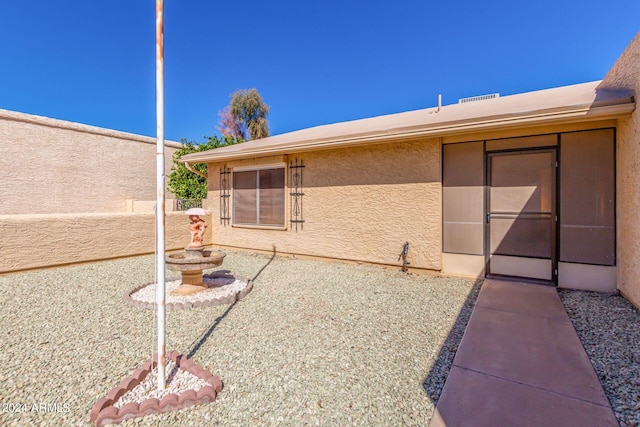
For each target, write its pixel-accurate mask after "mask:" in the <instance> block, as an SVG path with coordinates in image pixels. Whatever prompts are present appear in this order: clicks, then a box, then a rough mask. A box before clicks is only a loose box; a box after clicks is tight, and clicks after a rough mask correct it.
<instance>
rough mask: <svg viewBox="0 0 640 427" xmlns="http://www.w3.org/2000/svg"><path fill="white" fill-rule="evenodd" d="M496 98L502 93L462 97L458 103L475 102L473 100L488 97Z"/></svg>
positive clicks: (482, 99) (481, 99) (483, 99)
mask: <svg viewBox="0 0 640 427" xmlns="http://www.w3.org/2000/svg"><path fill="white" fill-rule="evenodd" d="M496 98H500V94H499V93H491V94H489V95H480V96H472V97H470V98H461V99H458V104H464V103H466V102H473V101H486V100H487V99H496Z"/></svg>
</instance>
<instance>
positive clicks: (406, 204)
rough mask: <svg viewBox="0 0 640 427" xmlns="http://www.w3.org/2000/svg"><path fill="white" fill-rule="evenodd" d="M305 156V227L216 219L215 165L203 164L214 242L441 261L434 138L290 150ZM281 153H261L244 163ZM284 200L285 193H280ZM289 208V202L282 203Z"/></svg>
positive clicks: (420, 263)
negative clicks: (225, 222)
mask: <svg viewBox="0 0 640 427" xmlns="http://www.w3.org/2000/svg"><path fill="white" fill-rule="evenodd" d="M296 157H297V158H299V159H301V160H302V161H303V162H304V165H305V168H304V171H303V188H302V191H303V192H304V196H303V217H304V220H305V223H304V229H300V228H299V229H298V231H297V232H296V231H295V230H291V227H290V225H289V223H288V221H287V223H286V225H287V230H284V231H283V230H264V229H254V228H240V227H232V226H226V227H223V226H221V225H220V224H219V220H218V218H219V217H220V208H219V205H220V203H219V181H220V180H219V177H220V175H219V170H220V167H221V165H220V164H210V165H209V195H208V208H209V209H211V210H212V221H213V226H212V228H213V230H212V239H213V243H214V245H215V244H218V245H224V246H234V247H242V248H249V249H258V250H269V251H270V250H272V245H275V247H276V250H277V251H278V252H285V253H294V254H301V255H311V256H320V257H330V258H338V259H344V260H354V261H363V262H373V263H382V264H400V262H399V261H398V256H399V254H400V252H401V250H402V245H403V244H404V242H405V241H409V242H410V248H409V261H410V262H411V267H416V268H424V269H435V270H439V269H440V268H441V247H442V245H441V221H442V218H441V199H442V197H441V183H440V177H441V169H440V167H441V166H440V158H441V156H440V142H439V140H438V139H428V140H420V141H413V142H398V143H390V144H379V145H372V146H368V147H360V148H345V149H340V150H327V151H317V152H311V153H303V154H301V155H299V156H296V155H291V156H289V157H288V159H289V160H293V159H295V158H296ZM282 160H286V158H284V157H278V158H264V159H255V160H249V161H243V162H242V163H235V164H234V163H229V164H228V165H229V166H231V167H233V166H237V165H243V166H246V165H247V163H255V164H265V163H277V162H279V161H282ZM286 201H287V203H289V197H288V196H287V197H286ZM287 215H289V207H288V205H287Z"/></svg>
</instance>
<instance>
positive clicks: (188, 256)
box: [165, 208, 225, 296]
mask: <svg viewBox="0 0 640 427" xmlns="http://www.w3.org/2000/svg"><path fill="white" fill-rule="evenodd" d="M185 213H186V214H187V215H189V231H190V232H191V242H190V243H189V246H187V247H186V248H185V250H184V252H178V253H175V254H168V255H166V256H165V261H166V265H167V268H168V269H169V270H172V271H179V272H180V273H181V274H182V283H181V284H180V286H179V287H178V288H177V289H175V290H174V291H173V292H172V294H173V295H180V296H185V295H191V294H195V293H196V292H200V291H202V290H205V289H208V286H207V284H206V283H204V278H203V276H202V270H206V269H209V268H214V267H218V266H220V265H221V264H222V260H223V259H224V257H225V253H224V252H222V251H210V250H205V248H204V246H203V245H202V240H203V238H204V232H205V231H206V229H207V224H206V223H205V221H204V220H203V219H202V218H200V217H201V216H204V215H207V211H205V210H204V209H202V208H192V209H189V210H187V211H186V212H185Z"/></svg>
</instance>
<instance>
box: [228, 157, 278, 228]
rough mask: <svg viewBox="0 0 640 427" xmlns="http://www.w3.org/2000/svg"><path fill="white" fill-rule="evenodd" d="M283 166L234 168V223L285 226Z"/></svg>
mask: <svg viewBox="0 0 640 427" xmlns="http://www.w3.org/2000/svg"><path fill="white" fill-rule="evenodd" d="M284 172H285V171H284V167H282V168H270V169H258V170H242V171H234V172H233V224H234V225H256V226H267V227H284V221H285V188H284V176H285V173H284Z"/></svg>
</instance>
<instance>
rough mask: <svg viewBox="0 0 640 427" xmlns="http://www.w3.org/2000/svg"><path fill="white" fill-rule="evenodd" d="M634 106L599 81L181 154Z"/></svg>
mask: <svg viewBox="0 0 640 427" xmlns="http://www.w3.org/2000/svg"><path fill="white" fill-rule="evenodd" d="M634 108H635V102H634V99H633V94H632V93H631V92H629V91H626V90H609V89H606V88H602V87H600V81H595V82H590V83H582V84H576V85H571V86H564V87H559V88H554V89H546V90H539V91H535V92H527V93H522V94H517V95H510V96H504V97H499V98H494V99H488V100H483V101H474V102H467V103H462V104H452V105H446V106H443V107H441V108H440V109H439V110H438V108H426V109H422V110H415V111H408V112H404V113H397V114H388V115H384V116H378V117H372V118H367V119H361V120H353V121H348V122H341V123H334V124H328V125H323V126H316V127H312V128H307V129H302V130H298V131H294V132H289V133H284V134H280V135H274V136H270V137H268V138H263V139H257V140H253V141H247V142H244V143H242V144H236V145H231V146H227V147H221V148H215V149H212V150H208V151H203V152H200V153H193V154H189V155H186V156H183V157H182V159H181V160H182V161H183V162H187V163H205V162H213V161H223V160H232V159H242V158H251V157H264V156H271V155H280V154H288V153H294V152H301V151H313V150H322V149H329V148H338V147H346V146H354V145H362V144H371V143H380V142H386V141H396V140H401V139H408V138H415V137H421V136H422V137H438V136H448V135H454V134H463V133H469V132H472V131H478V130H492V129H504V128H509V127H515V126H523V125H527V124H528V125H531V124H543V123H557V122H563V121H565V122H566V121H581V120H592V119H603V118H612V117H618V116H620V115H622V114H628V113H630V112H632V111H633V110H634Z"/></svg>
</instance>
